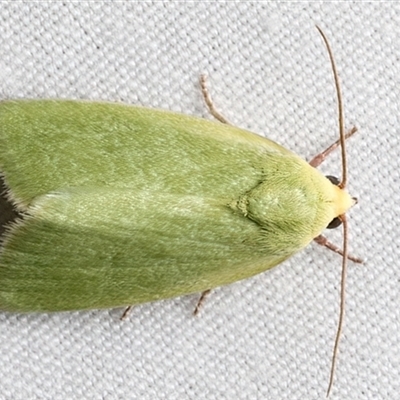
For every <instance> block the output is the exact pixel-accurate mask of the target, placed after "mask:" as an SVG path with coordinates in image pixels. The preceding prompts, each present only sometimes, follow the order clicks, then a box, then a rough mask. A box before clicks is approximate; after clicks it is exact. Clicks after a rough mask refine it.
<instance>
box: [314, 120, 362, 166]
mask: <svg viewBox="0 0 400 400" xmlns="http://www.w3.org/2000/svg"><path fill="white" fill-rule="evenodd" d="M356 132H357V128H356V127H355V126H353V128H352V129H351V130H350V131H349V132H347V133H346V135H345V136H344V138H345V139H348V138H349V137H350V136H353V135H354V134H355V133H356ZM339 145H340V140H336V142H335V143H333V144H331V145H330V146H329V147H328V148H327V149H325V150H324V151H323V152H321V153H319V154H317V155H316V156H315V157H314V158H313V159H312V160H311V161H310V162H309V164H310V165H311V166H312V167H314V168H316V167H318V165H320V164H322V163H323V162H324V161H325V159H326V157H327V156H328V155H329V154H330V153H332V151H333V150H335V149H337V148H338V147H339Z"/></svg>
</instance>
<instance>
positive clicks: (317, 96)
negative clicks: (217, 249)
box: [0, 1, 400, 400]
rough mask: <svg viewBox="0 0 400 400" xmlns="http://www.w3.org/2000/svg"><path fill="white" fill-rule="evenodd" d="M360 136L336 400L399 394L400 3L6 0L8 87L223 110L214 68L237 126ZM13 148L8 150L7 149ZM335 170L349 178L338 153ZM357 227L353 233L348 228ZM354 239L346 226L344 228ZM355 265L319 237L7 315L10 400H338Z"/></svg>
mask: <svg viewBox="0 0 400 400" xmlns="http://www.w3.org/2000/svg"><path fill="white" fill-rule="evenodd" d="M315 24H319V25H320V26H321V27H322V28H323V29H324V31H325V33H326V34H327V36H328V38H329V40H330V42H331V46H332V48H333V51H334V54H335V57H336V62H337V64H338V69H339V72H340V76H341V81H342V86H343V95H344V102H345V109H346V124H347V126H348V127H351V126H352V125H353V124H355V125H357V127H358V128H359V133H358V134H357V135H356V136H355V137H354V138H353V139H351V140H350V141H349V144H348V157H349V174H350V177H349V190H350V192H351V193H352V195H354V196H357V197H358V198H359V204H358V205H357V206H356V207H355V208H354V209H352V210H351V212H350V213H349V220H350V233H351V239H350V248H351V251H352V253H354V254H355V255H357V256H360V257H363V258H364V259H365V260H366V263H365V265H362V266H358V265H354V264H350V265H349V274H348V284H347V307H346V319H345V327H344V332H343V337H342V340H341V344H340V353H339V359H338V366H337V373H336V378H335V384H334V388H333V391H332V395H331V399H352V400H355V399H374V400H376V399H395V398H398V396H399V390H400V374H399V370H400V350H399V349H400V326H399V321H400V268H399V267H400V263H399V259H400V251H399V237H400V232H399V230H400V224H399V217H400V189H399V185H400V172H399V171H400V161H399V160H400V145H399V141H400V139H399V137H400V136H399V135H400V132H399V130H400V123H399V113H400V107H399V87H400V86H399V83H400V82H399V76H400V63H399V60H400V47H399V39H400V7H399V5H398V4H396V3H395V2H393V3H389V2H388V3H381V2H375V3H373V2H371V3H352V2H326V3H321V2H315V3H313V2H311V3H310V2H297V3H286V2H285V3H279V2H276V3H272V2H271V3H269V2H259V3H255V2H240V3H239V2H233V1H232V2H226V3H225V2H187V3H183V2H182V3H178V2H158V1H153V2H131V3H124V2H114V3H113V2H53V3H48V2H43V3H42V2H5V1H3V2H1V4H0V26H1V29H0V76H1V79H0V96H1V98H2V99H6V98H48V97H51V98H78V99H83V98H85V99H97V100H98V99H103V100H111V101H124V102H128V103H133V104H140V105H144V106H148V107H156V108H166V109H171V110H176V111H182V112H185V113H187V114H193V115H197V116H204V117H206V118H210V116H209V115H208V113H207V110H206V107H205V106H204V104H203V101H202V98H201V94H200V90H199V85H198V78H199V75H200V73H203V72H206V73H208V75H209V77H210V79H209V81H210V91H211V93H212V94H213V98H214V101H215V103H216V104H217V106H218V108H219V110H220V111H221V112H222V113H223V114H224V115H225V116H226V117H227V118H228V119H229V120H231V121H232V122H233V123H235V124H236V125H239V126H241V127H244V128H247V129H250V130H253V131H255V132H258V133H260V134H263V135H266V136H268V137H269V138H271V139H273V140H275V141H277V142H279V143H281V144H283V145H284V146H286V147H288V148H290V149H291V150H293V151H295V152H297V153H298V154H300V155H302V156H303V157H305V158H311V157H312V156H313V155H315V154H316V153H317V152H319V151H320V150H322V149H324V148H325V147H327V145H329V144H330V143H331V142H332V141H333V140H335V139H336V138H337V135H338V133H337V131H338V129H337V117H336V103H335V92H334V87H333V82H332V73H331V69H330V64H329V61H328V57H327V52H326V50H325V48H324V45H323V43H322V40H321V37H320V36H319V34H318V32H317V30H316V29H315V27H314V25H315ZM0 151H1V149H0ZM322 170H323V171H324V172H326V173H330V174H333V175H340V157H339V153H337V154H335V155H333V156H332V157H331V158H330V159H329V160H328V161H327V162H326V163H325V164H324V165H323V166H322ZM339 231H340V230H339ZM328 236H329V238H330V239H332V240H333V241H335V242H337V243H338V244H340V240H341V233H340V232H328ZM340 265H341V259H340V257H338V256H336V255H335V254H333V253H331V252H329V251H327V250H325V249H323V248H321V247H319V246H317V245H314V244H313V245H311V246H310V247H309V248H307V249H306V250H305V251H303V252H301V253H300V254H298V255H296V256H295V257H293V258H292V259H290V260H289V261H287V262H285V263H284V264H282V265H281V266H279V267H277V268H275V269H273V270H271V271H269V272H266V273H264V274H261V275H259V276H257V277H255V278H253V279H249V280H246V281H243V282H238V283H236V284H233V285H231V286H228V287H223V288H220V289H217V290H215V291H214V292H213V293H212V295H210V296H209V298H208V299H207V301H206V303H205V305H204V308H203V310H202V312H201V314H200V316H199V317H197V318H195V317H193V316H192V311H193V309H194V306H195V304H196V302H197V299H198V297H197V296H194V295H193V296H186V297H183V298H178V299H172V300H168V301H162V302H158V303H153V304H146V305H143V306H139V307H136V308H135V309H134V311H133V313H132V315H131V317H130V319H129V320H127V321H125V322H120V321H119V319H118V318H119V316H120V313H121V310H110V311H107V310H106V311H92V312H75V313H59V314H44V315H43V314H31V315H19V314H10V313H0V399H13V400H19V399H24V400H26V399H52V400H57V399H60V400H61V399H107V400H109V399H169V400H170V399H171V400H173V399H207V400H210V399H272V400H278V399H320V398H321V399H322V398H324V396H325V391H326V388H327V383H328V376H329V368H330V362H331V353H332V346H333V340H334V335H335V330H336V323H337V316H338V300H339V297H338V289H339V282H340Z"/></svg>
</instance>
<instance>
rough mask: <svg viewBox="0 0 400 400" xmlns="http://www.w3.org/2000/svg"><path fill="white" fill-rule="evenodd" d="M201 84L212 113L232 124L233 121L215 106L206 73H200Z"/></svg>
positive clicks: (219, 119) (216, 117) (215, 116)
mask: <svg viewBox="0 0 400 400" xmlns="http://www.w3.org/2000/svg"><path fill="white" fill-rule="evenodd" d="M200 86H201V93H202V94H203V98H204V101H205V102H206V105H207V108H208V111H209V112H210V114H211V115H212V116H213V117H214V118H215V119H217V120H218V121H220V122H222V123H224V124H228V125H231V123H230V122H229V121H228V120H227V119H226V118H225V117H224V116H223V115H222V114H220V113H219V112H218V111H217V109H216V108H215V106H214V103H213V101H212V99H211V96H210V92H209V91H208V89H207V76H206V75H204V74H203V75H200Z"/></svg>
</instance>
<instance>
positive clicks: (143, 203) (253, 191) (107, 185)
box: [0, 89, 355, 312]
mask: <svg viewBox="0 0 400 400" xmlns="http://www.w3.org/2000/svg"><path fill="white" fill-rule="evenodd" d="M203 91H204V92H205V98H206V101H207V103H208V104H209V106H210V109H211V111H212V112H213V114H214V115H216V116H217V117H218V114H216V112H215V110H213V107H212V104H211V103H210V99H209V97H208V96H207V92H206V90H205V89H203ZM219 119H221V120H222V118H220V117H219ZM342 131H343V129H341V132H342ZM343 143H344V135H343V132H342V144H343ZM0 171H1V174H2V176H3V178H4V181H5V184H6V187H7V195H8V198H9V199H10V200H11V201H12V203H13V204H14V206H15V207H16V208H17V209H18V211H19V212H20V214H21V216H20V218H18V219H17V220H16V221H15V222H13V223H12V224H10V225H9V226H8V228H7V231H6V233H5V235H4V238H3V243H2V249H1V254H0V309H2V310H8V311H16V312H30V311H40V312H42V311H67V310H80V309H93V308H109V307H118V306H128V305H132V304H138V303H143V302H148V301H154V300H159V299H165V298H170V297H174V296H179V295H183V294H188V293H194V292H201V291H207V290H209V289H211V288H214V287H217V286H220V285H225V284H229V283H231V282H234V281H237V280H240V279H244V278H247V277H250V276H253V275H255V274H258V273H260V272H262V271H265V270H267V269H269V268H272V267H274V266H275V265H277V264H279V263H281V262H282V261H284V260H285V259H287V258H288V257H290V256H291V255H293V254H294V253H296V252H297V251H299V250H301V249H302V248H304V247H305V246H306V245H307V244H308V243H310V242H311V241H312V240H313V239H314V238H316V237H319V235H320V234H321V232H322V231H323V230H324V229H325V228H326V227H327V226H328V225H329V224H330V223H331V221H333V220H335V219H336V218H338V217H341V216H343V215H344V213H345V212H346V211H347V210H348V209H349V208H350V207H351V206H352V205H353V204H354V203H355V201H354V199H353V198H352V197H350V195H349V194H348V193H347V192H346V191H345V190H344V189H343V187H341V185H339V186H337V185H335V184H333V183H332V182H331V181H330V180H329V179H328V178H326V177H325V176H323V175H322V174H321V173H320V172H318V171H317V170H316V169H315V168H314V167H313V166H312V165H310V164H308V163H307V162H306V161H304V160H302V159H301V158H300V157H298V156H297V155H295V154H293V153H292V152H290V151H289V150H286V149H285V148H283V147H282V146H280V145H278V144H276V143H274V142H272V141H270V140H268V139H265V138H263V137H260V136H258V135H255V134H253V133H250V132H248V131H245V130H243V129H239V128H235V127H233V126H230V125H228V124H223V123H220V122H211V121H208V120H204V119H200V118H195V117H190V116H186V115H182V114H177V113H172V112H167V111H160V110H152V109H148V108H141V107H134V106H130V105H123V104H112V103H101V102H88V101H67V100H19V101H3V102H1V103H0ZM342 186H344V184H343V185H342ZM345 256H347V253H346V252H345ZM345 258H346V257H345Z"/></svg>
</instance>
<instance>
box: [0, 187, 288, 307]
mask: <svg viewBox="0 0 400 400" xmlns="http://www.w3.org/2000/svg"><path fill="white" fill-rule="evenodd" d="M265 240H266V238H265V233H264V232H263V230H262V229H261V228H260V226H258V225H257V224H256V223H255V222H253V221H251V220H249V219H247V218H246V217H244V216H243V215H242V214H238V213H236V212H234V211H233V210H232V208H230V206H229V199H216V198H204V197H198V196H182V195H174V194H166V193H154V192H152V191H141V192H132V191H130V190H126V189H121V190H116V189H107V188H106V189H96V188H94V189H88V188H74V189H68V190H65V191H58V192H54V193H50V194H47V195H44V196H41V197H40V198H38V199H37V200H36V201H35V202H34V203H33V204H32V206H31V207H30V209H29V215H28V216H27V217H26V218H25V219H24V220H23V221H19V222H18V223H16V224H15V225H14V226H13V227H12V229H11V232H8V235H7V237H6V240H5V243H4V249H3V252H2V255H1V257H0V308H2V309H8V310H16V311H53V310H54V311H59V310H74V309H84V308H108V307H116V306H123V305H128V304H136V303H141V302H146V301H151V300H157V299H161V298H168V297H173V296H177V295H181V294H186V293H192V292H198V291H202V290H205V289H210V288H212V287H215V286H219V285H222V284H226V283H230V282H233V281H236V280H239V279H242V278H245V277H248V276H251V275H254V274H256V273H259V272H261V271H263V270H265V269H268V268H269V267H272V266H274V265H276V264H278V263H279V262H281V261H282V260H283V259H285V258H287V257H288V256H290V254H279V255H274V254H271V253H269V252H268V251H266V249H265V246H264V245H263V244H265Z"/></svg>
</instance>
